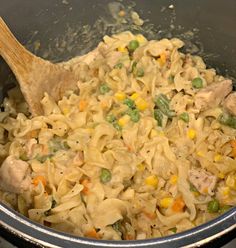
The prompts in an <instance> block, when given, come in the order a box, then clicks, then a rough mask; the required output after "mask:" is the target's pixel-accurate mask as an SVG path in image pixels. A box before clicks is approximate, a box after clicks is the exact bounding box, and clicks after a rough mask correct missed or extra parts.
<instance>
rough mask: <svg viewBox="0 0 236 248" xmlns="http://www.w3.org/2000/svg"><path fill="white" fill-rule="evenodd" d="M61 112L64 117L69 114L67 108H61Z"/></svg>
mask: <svg viewBox="0 0 236 248" xmlns="http://www.w3.org/2000/svg"><path fill="white" fill-rule="evenodd" d="M62 112H63V114H64V115H67V114H69V113H70V110H69V109H68V108H63V109H62Z"/></svg>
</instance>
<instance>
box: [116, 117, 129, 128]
mask: <svg viewBox="0 0 236 248" xmlns="http://www.w3.org/2000/svg"><path fill="white" fill-rule="evenodd" d="M129 120H130V116H129V115H124V116H122V117H121V118H120V119H119V120H118V124H119V125H120V126H121V127H123V126H125V125H126V124H127V123H128V122H129Z"/></svg>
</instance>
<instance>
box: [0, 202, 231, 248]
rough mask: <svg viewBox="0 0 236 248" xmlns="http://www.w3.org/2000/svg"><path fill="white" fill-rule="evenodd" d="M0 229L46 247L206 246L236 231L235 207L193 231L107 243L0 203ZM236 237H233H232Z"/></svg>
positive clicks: (108, 241)
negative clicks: (52, 225)
mask: <svg viewBox="0 0 236 248" xmlns="http://www.w3.org/2000/svg"><path fill="white" fill-rule="evenodd" d="M0 225H1V226H2V227H3V228H5V229H6V230H8V231H9V232H11V233H13V234H14V235H16V236H18V237H20V238H23V239H25V240H27V241H29V242H31V243H34V244H37V245H42V246H47V247H68V245H70V246H72V245H73V247H82V246H83V247H91V246H93V247H94V246H96V247H124V248H125V247H144V246H145V247H154V246H155V247H163V248H164V247H169V245H174V246H175V247H180V246H181V247H183V246H184V247H194V246H200V245H203V244H206V243H208V242H210V241H213V240H214V239H216V238H219V237H221V236H222V235H224V234H226V233H228V232H230V231H232V230H233V229H236V207H234V208H232V209H231V210H229V211H228V212H226V213H224V214H223V215H221V216H219V217H217V218H216V219H214V220H211V221H209V222H207V223H204V224H202V225H200V226H197V227H195V228H193V229H190V230H187V231H184V232H181V233H177V234H173V235H170V236H166V237H161V238H153V239H146V240H134V241H110V240H95V239H88V238H81V237H77V236H74V235H71V234H66V233H63V232H59V231H57V230H53V229H51V228H48V227H45V226H43V225H41V224H39V223H36V222H33V221H32V220H30V219H28V218H26V217H25V216H23V215H21V214H20V213H18V212H16V211H15V210H13V209H11V208H10V207H8V206H7V205H5V204H4V203H0ZM235 236H236V235H235Z"/></svg>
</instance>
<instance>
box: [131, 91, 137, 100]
mask: <svg viewBox="0 0 236 248" xmlns="http://www.w3.org/2000/svg"><path fill="white" fill-rule="evenodd" d="M138 97H139V93H133V94H132V95H131V96H130V99H132V100H133V101H134V100H136V99H137V98H138Z"/></svg>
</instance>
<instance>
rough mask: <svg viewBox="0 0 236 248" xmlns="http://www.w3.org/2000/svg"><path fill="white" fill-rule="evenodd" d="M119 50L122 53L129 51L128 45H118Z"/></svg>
mask: <svg viewBox="0 0 236 248" xmlns="http://www.w3.org/2000/svg"><path fill="white" fill-rule="evenodd" d="M117 50H118V51H119V52H121V53H128V49H127V48H126V47H118V48H117Z"/></svg>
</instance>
